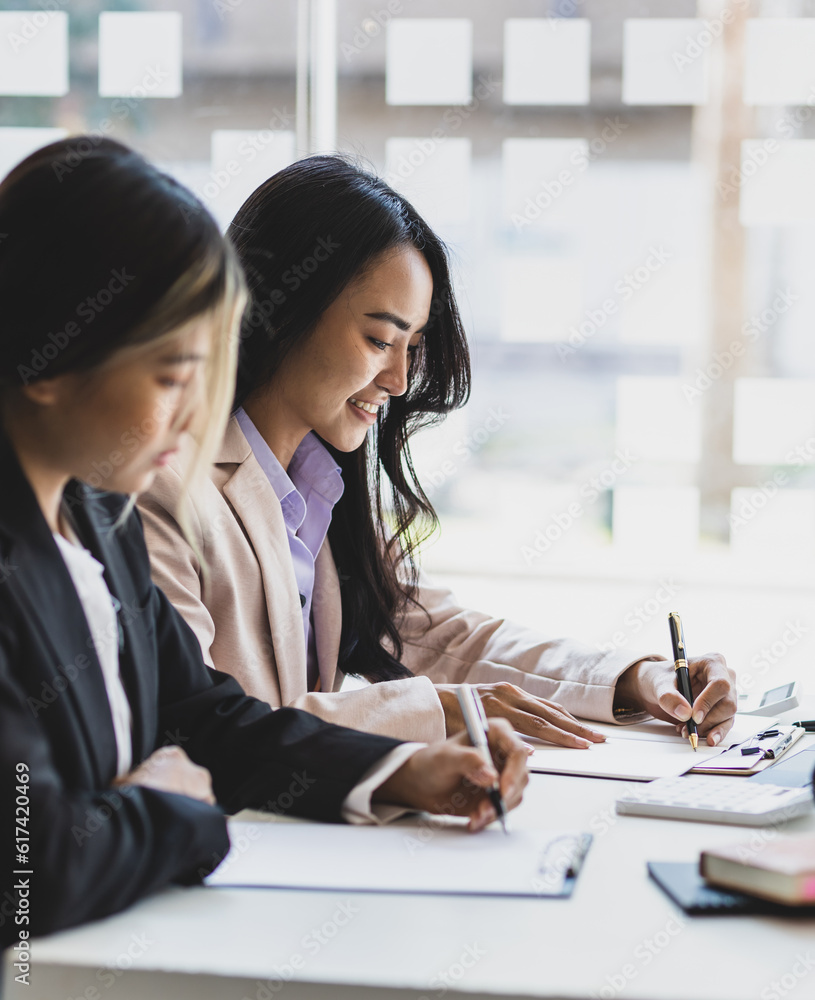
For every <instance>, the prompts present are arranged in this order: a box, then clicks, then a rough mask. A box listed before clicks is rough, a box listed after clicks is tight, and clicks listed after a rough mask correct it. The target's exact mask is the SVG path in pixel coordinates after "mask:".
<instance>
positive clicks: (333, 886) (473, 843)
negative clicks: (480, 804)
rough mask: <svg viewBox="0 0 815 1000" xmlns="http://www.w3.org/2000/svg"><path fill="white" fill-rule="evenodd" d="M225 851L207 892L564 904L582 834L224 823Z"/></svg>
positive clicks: (439, 822) (410, 822)
mask: <svg viewBox="0 0 815 1000" xmlns="http://www.w3.org/2000/svg"><path fill="white" fill-rule="evenodd" d="M229 837H230V841H231V847H230V850H229V853H228V854H227V855H226V857H225V858H224V860H223V861H222V863H221V864H220V865H219V866H218V867H217V868H216V869H215V870H214V871H213V872H211V873H210V874H209V875H207V877H206V878H205V879H204V884H205V885H206V886H208V887H212V888H219V887H242V888H267V889H300V890H317V891H321V892H324V891H328V892H335V891H341V892H349V893H350V892H386V893H400V894H401V893H408V894H420V895H436V896H438V895H444V896H462V895H465V896H526V897H529V898H533V899H535V898H537V899H566V898H568V897H569V896H570V895H571V894H572V892H573V890H574V887H575V883H576V881H577V878H578V876H579V874H580V870H581V867H582V864H583V860H584V858H585V856H586V852H587V851H588V849H589V847H590V845H591V841H592V837H591V834H589V833H585V832H583V831H581V830H573V829H572V830H570V829H561V830H559V829H554V830H539V829H526V828H520V829H516V828H514V827H513V825H512V824H510V832H509V836H507V835H506V834H505V833H504V832H503V831H502V830H501V829H500V828H499V827H496V826H494V825H493V826H492V827H491V828H489V829H487V830H482V831H481V832H480V833H479V834H478V835H477V836H473V835H472V834H469V833H468V832H467V831H466V828H465V824H464V823H463V822H462V821H460V820H458V819H455V818H448V817H445V816H439V817H435V816H434V817H420V818H418V819H417V818H416V817H406V818H405V819H404V820H399V821H397V822H395V823H393V824H390V825H387V826H352V825H348V826H342V825H333V824H332V825H328V824H324V823H309V822H262V823H246V822H244V821H240V820H232V819H231V820H229Z"/></svg>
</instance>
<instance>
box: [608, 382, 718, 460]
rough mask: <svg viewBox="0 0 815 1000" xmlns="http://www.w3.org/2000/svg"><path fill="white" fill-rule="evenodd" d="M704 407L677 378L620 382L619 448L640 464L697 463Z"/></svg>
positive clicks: (618, 397) (618, 394) (618, 401)
mask: <svg viewBox="0 0 815 1000" xmlns="http://www.w3.org/2000/svg"><path fill="white" fill-rule="evenodd" d="M701 419H702V408H701V407H700V406H694V405H692V404H689V403H688V400H687V399H686V398H685V396H684V394H683V392H682V382H681V380H680V379H676V378H661V377H656V376H655V377H642V378H640V377H636V376H626V377H623V378H619V379H617V446H618V447H620V448H624V449H627V450H629V451H630V452H631V453H632V454H633V455H634V457H635V458H636V459H637V460H638V461H645V462H698V461H699V455H700V442H701V433H702V424H701Z"/></svg>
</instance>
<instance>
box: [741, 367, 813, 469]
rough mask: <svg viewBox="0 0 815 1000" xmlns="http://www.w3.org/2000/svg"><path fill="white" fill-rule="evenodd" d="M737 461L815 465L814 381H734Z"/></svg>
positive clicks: (777, 379) (761, 379)
mask: <svg viewBox="0 0 815 1000" xmlns="http://www.w3.org/2000/svg"><path fill="white" fill-rule="evenodd" d="M733 461H734V462H736V463H738V464H739V465H797V466H801V465H815V379H808V378H739V379H736V385H735V388H734V397H733Z"/></svg>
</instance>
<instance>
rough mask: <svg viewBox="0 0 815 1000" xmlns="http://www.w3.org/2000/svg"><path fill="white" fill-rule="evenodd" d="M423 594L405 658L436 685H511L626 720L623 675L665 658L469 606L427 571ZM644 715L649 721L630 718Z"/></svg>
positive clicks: (404, 633)
mask: <svg viewBox="0 0 815 1000" xmlns="http://www.w3.org/2000/svg"><path fill="white" fill-rule="evenodd" d="M416 596H417V600H418V603H419V604H420V605H421V607H416V606H415V605H413V606H410V607H409V608H408V610H407V611H406V613H405V614H404V616H403V617H402V619H401V620H400V625H399V634H400V636H401V637H402V640H403V643H404V650H403V655H402V661H403V663H404V664H405V666H406V667H408V668H409V669H411V670H412V671H413V672H414V673H417V674H422V675H424V676H427V677H429V678H430V679H431V680H432V681H433V682H434V683H436V684H461V683H463V682H465V681H466V682H468V683H472V684H476V683H494V682H496V681H507V682H510V683H512V684H515V685H517V686H518V687H520V688H522V689H523V690H524V691H528V692H529V693H530V694H533V695H537V696H539V697H541V698H546V699H549V700H551V701H556V702H559V703H560V704H561V705H563V706H564V708H566V709H568V711H570V712H572V713H573V714H574V715H578V716H581V717H582V718H586V719H595V720H597V721H598V722H618V721H619V720H618V719H615V718H614V714H613V703H614V691H615V686H616V684H617V680H618V679H619V677H620V675H621V674H622V673H623V672H624V671H625V670H626V669H627V668H628V667H630V666H632V665H633V664H634V663H638V662H639V661H640V660H660V659H663V657H661V656H659V655H657V654H642V655H636V654H632V653H631V652H630V651H625V650H616V651H613V652H608V651H606V652H601V651H599V650H596V649H591V648H590V647H588V646H585V645H582V644H581V643H578V642H575V641H574V640H573V639H565V638H556V637H554V636H549V635H546V634H544V633H542V632H538V631H536V630H535V629H531V628H526V627H524V626H522V625H518V624H515V623H513V622H510V621H506V620H504V619H499V618H491V617H490V616H489V615H486V614H482V613H480V612H478V611H471V610H468V609H465V608H462V607H461V606H460V605H459V604H458V602H457V601H456V599H455V597H454V596H453V594H452V592H451V591H450V590H448V589H446V588H445V587H439V586H436V585H435V584H433V583H432V582H431V581H430V580H429V579H428V577H427V576H426V575H425V574H424V573H420V576H419V588H418V593H417V595H416ZM422 609H424V610H422ZM638 718H644V716H628V717H627V718H626V720H625V721H626V722H633V721H636V720H637V719H638Z"/></svg>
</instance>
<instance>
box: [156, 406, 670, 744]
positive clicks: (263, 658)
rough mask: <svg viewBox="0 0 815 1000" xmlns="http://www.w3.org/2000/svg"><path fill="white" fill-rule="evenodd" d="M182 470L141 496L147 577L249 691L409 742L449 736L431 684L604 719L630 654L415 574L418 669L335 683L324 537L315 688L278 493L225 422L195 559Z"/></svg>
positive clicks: (410, 627) (406, 630) (411, 657)
mask: <svg viewBox="0 0 815 1000" xmlns="http://www.w3.org/2000/svg"><path fill="white" fill-rule="evenodd" d="M180 492H181V474H180V468H179V466H178V465H177V464H171V465H168V466H165V467H164V468H162V469H161V470H160V472H159V474H158V476H157V477H156V480H155V483H154V485H153V487H152V488H151V490H150V491H149V492H148V493H146V494H144V495H143V496H142V497H141V498H140V499H139V509H140V511H141V514H142V518H143V520H144V528H145V535H146V538H147V544H148V547H149V549H150V558H151V561H152V566H153V578H154V580H155V582H156V584H157V585H158V586H159V587H161V589H162V590H164V591H165V593H166V594H167V596H168V597H169V598H170V600H171V601H172V602H173V604H174V605H175V606H176V607H177V608H178V610H179V611H180V612H181V614H182V615H183V616H184V618H185V619H186V620H187V622H188V623H189V625H190V626H191V627H192V629H193V631H194V632H195V634H196V636H197V638H198V641H199V643H200V644H201V649H202V651H203V654H204V658H205V660H206V662H207V663H208V664H209V665H210V666H214V667H216V668H217V669H218V670H223V671H225V672H226V673H229V674H232V675H233V676H234V677H236V678H237V680H238V681H239V682H240V684H241V685H242V686H243V688H244V689H245V690H246V691H248V692H249V693H250V694H252V695H255V696H256V697H258V698H262V699H263V700H264V701H267V702H269V703H270V704H271V705H273V706H275V707H279V706H281V705H290V706H294V707H296V708H302V709H305V710H306V711H309V712H313V713H314V714H315V715H318V716H320V717H321V718H323V719H326V720H328V721H330V722H336V723H339V724H340V725H345V726H350V727H352V728H355V729H362V730H366V731H369V732H374V733H381V734H384V735H388V736H395V737H397V738H400V739H405V740H418V741H422V742H433V741H435V740H439V739H443V738H444V736H445V729H444V715H443V712H442V709H441V704H440V702H439V699H438V697H437V695H436V692H435V689H434V687H433V684H434V683H438V684H441V683H461V682H463V681H469V682H472V683H476V682H489V681H499V680H506V681H511V682H512V683H514V684H517V685H518V686H519V687H522V688H524V689H525V690H527V691H529V692H530V693H532V694H536V695H540V696H541V697H544V698H549V699H552V700H554V701H558V702H560V703H561V704H563V705H565V706H566V707H567V708H568V709H569V710H570V711H572V712H574V713H576V714H580V715H582V716H584V717H586V718H591V719H597V720H599V721H605V722H612V721H614V719H613V714H612V702H613V699H614V686H615V684H616V682H617V678H618V677H619V676H620V674H621V673H622V672H623V671H624V670H625V669H626V668H627V667H628V666H630V665H631V664H632V663H634V662H636V661H637V660H640V659H644V658H650V657H643V656H632V654H631V653H630V652H628V653H626V652H621V651H618V652H598V651H597V650H592V649H589V648H587V647H585V646H581V645H579V644H578V643H575V642H573V641H572V640H570V639H557V638H551V637H547V636H545V635H543V634H541V633H540V632H537V631H535V630H532V629H527V628H524V627H522V626H519V625H515V624H512V623H510V622H506V621H501V620H498V619H494V618H490V617H489V616H488V615H484V614H480V613H478V612H476V611H468V610H465V609H464V608H461V607H459V606H458V604H457V603H456V601H455V598H454V597H453V595H452V593H451V592H450V591H449V590H446V589H445V588H443V587H437V586H434V585H433V584H432V583H431V582H429V580H428V579H427V578H426V577H425V576H422V577H421V580H420V590H419V594H418V597H419V601H420V603H421V604H422V605H423V607H424V608H425V609H426V610H427V612H428V613H429V615H430V623H429V626H428V620H427V616H426V615H425V614H424V613H423V612H420V611H418V610H416V609H413V610H411V611H409V612H408V613H406V615H405V616H404V617H403V618H402V619H401V621H400V623H399V632H400V635H401V636H402V638H403V640H404V643H405V646H404V653H403V657H402V661H403V663H404V664H405V665H406V666H407V667H408V668H409V669H410V670H412V671H413V672H414V673H415V674H417V676H416V677H413V678H409V679H406V680H398V681H384V682H382V683H379V684H373V685H367V686H365V687H363V688H362V689H357V690H350V691H340V690H339V688H340V685H341V683H342V680H343V675H342V673H340V671H338V669H337V655H338V651H339V643H340V628H341V606H340V592H339V581H338V579H337V571H336V568H335V565H334V560H333V558H332V556H331V549H330V547H329V544H328V541H327V540H326V542H325V544H324V545H323V547H322V549H321V550H320V552H319V553H318V556H317V560H316V563H315V582H314V597H313V603H312V608H313V619H312V620H313V623H314V632H315V644H316V650H317V658H318V663H319V671H320V683H319V691H316V692H315V691H311V692H309V691H308V690H307V671H306V645H305V638H304V635H303V619H302V612H301V609H300V599H299V593H298V589H297V583H296V579H295V575H294V566H293V563H292V559H291V554H290V552H289V544H288V537H287V534H286V527H285V524H284V521H283V514H282V511H281V509H280V503H279V501H278V499H277V495H276V494H275V492H274V490H273V489H272V486H271V484H270V483H269V480H268V479H267V477H266V474H265V473H264V472H263V470H262V469H261V467H260V465H259V464H258V462H257V460H256V459H255V457H254V455H253V453H252V450H251V448H250V446H249V444H248V442H247V440H246V438H245V437H244V434H243V432H242V431H241V429H240V426H239V425H238V423H237V421H236V420H235V419H234V418H233V419H232V420H230V422H229V425H228V427H227V431H226V435H225V437H224V441H223V445H222V447H221V450H220V453H219V455H218V457H217V460H216V462H215V463H214V465H213V466H212V469H211V472H210V477H209V480H208V481H207V482H205V483H204V484H203V486H202V487H200V488H199V489H198V490H197V491H196V492H195V494H194V495H193V496H192V497H191V498H190V508H191V520H192V529H193V532H194V535H195V540H196V544H197V547H198V551H199V552H200V553H201V554H202V555H203V557H204V560H205V562H206V564H207V566H208V572H207V573H206V574H204V573H203V572H202V569H201V565H200V563H199V560H198V558H197V556H196V555H195V553H194V551H193V549H192V548H191V546H190V545H189V544H188V543H187V542H186V540H185V539H184V537H183V535H182V534H181V531H180V529H179V526H178V522H177V521H176V519H175V511H176V509H177V502H178V498H179V495H180Z"/></svg>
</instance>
